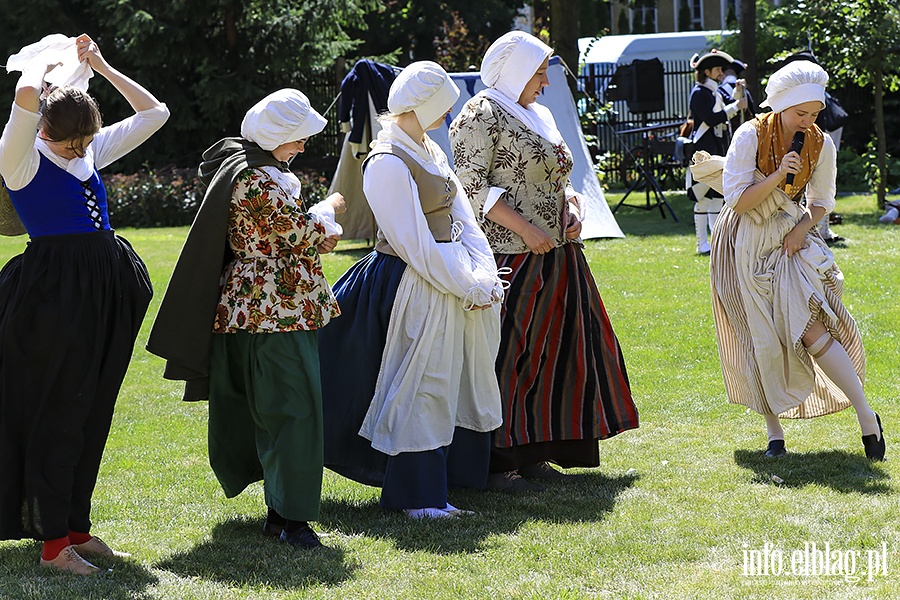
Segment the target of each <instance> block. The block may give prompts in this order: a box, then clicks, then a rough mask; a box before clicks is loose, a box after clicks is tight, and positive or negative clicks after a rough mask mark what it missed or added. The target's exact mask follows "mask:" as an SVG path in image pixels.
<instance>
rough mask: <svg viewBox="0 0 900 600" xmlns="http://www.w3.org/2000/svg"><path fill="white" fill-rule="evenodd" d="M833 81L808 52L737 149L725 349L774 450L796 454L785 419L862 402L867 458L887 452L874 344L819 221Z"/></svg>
mask: <svg viewBox="0 0 900 600" xmlns="http://www.w3.org/2000/svg"><path fill="white" fill-rule="evenodd" d="M827 81H828V74H827V73H826V72H825V71H824V70H823V69H822V68H821V67H820V66H818V65H816V64H814V63H812V62H808V61H798V62H794V63H791V64H789V65H787V66H785V67H783V68H781V69H779V70H778V71H776V72H775V73H774V74H772V76H771V77H770V78H769V82H768V84H767V86H766V95H767V98H766V101H765V102H763V103H762V105H761V106H763V107H766V106H768V107H771V108H772V112H770V113H765V114H762V115H759V116H757V118H755V119H753V120H752V121H749V122H747V123H745V124H744V125H742V126H741V127H740V128H739V129H738V131H737V132H736V134H735V136H734V140H733V141H732V144H731V147H730V148H729V149H728V154H727V157H726V159H725V164H724V173H723V181H722V184H723V191H724V195H725V203H726V208H725V209H724V210H723V212H722V215H721V217H720V218H719V219H718V220H717V221H716V225H715V228H714V230H713V238H712V254H711V261H710V272H711V278H712V288H713V308H714V316H715V322H716V334H717V338H718V344H719V356H720V359H721V362H722V371H723V375H724V378H725V387H726V390H727V392H728V399H729V401H730V402H732V403H736V404H743V405H745V406H748V407H750V408H752V409H754V410H756V411H757V412H759V413H761V414H762V415H763V416H764V417H765V419H766V425H767V429H768V438H769V444H768V448H767V450H766V455H767V456H770V457H775V456H781V455H784V454H785V443H784V431H783V430H782V428H781V424H780V422H779V416H781V417H786V418H811V417H816V416H820V415H825V414H829V413H832V412H837V411H839V410H843V409H844V408H847V407H848V406H850V405H852V406H853V407H854V408H855V410H856V415H857V418H858V420H859V424H860V428H861V430H862V434H863V437H862V441H863V446H864V448H865V452H866V456H867V457H868V458H870V459H874V460H882V459H883V458H884V454H885V443H884V437H883V435H882V431H881V422H880V419H879V418H878V416H877V415H876V414H875V413H874V412H873V411H872V409H871V408H870V407H869V404H868V403H867V401H866V397H865V394H864V393H863V387H862V382H863V379H864V377H865V354H864V351H863V347H862V341H861V340H860V335H859V330H858V329H857V327H856V323H855V322H854V321H853V318H852V317H851V316H850V314H849V313H848V312H847V309H846V308H845V307H844V305H843V303H842V302H841V296H842V293H843V274H842V273H841V271H840V269H838V267H837V265H836V264H835V263H834V255H833V254H832V253H831V250H830V249H829V248H828V246H827V245H826V244H825V241H824V240H823V239H822V238H821V236H820V235H819V234H818V232H817V231H816V230H815V228H814V225H815V224H816V223H817V222H818V221H819V220H820V219H821V218H822V217H823V216H824V215H825V214H827V213H828V212H830V211H831V210H833V209H834V199H835V172H836V159H835V156H836V152H835V149H834V144H833V143H832V141H831V138H830V137H828V136H826V135H824V134H823V132H822V131H821V130H820V129H819V128H818V127H817V126H816V125H815V120H816V116H817V115H818V113H819V112H820V111H821V110H822V109H823V108H824V106H825V84H826V83H827ZM801 132H802V133H803V134H804V143H803V146H802V149H801V150H800V152H797V151H796V147H794V148H792V143H793V140H794V139H795V136H796V135H797V134H798V133H801ZM701 164H702V163H701ZM702 170H703V169H702V167H701V168H700V170H697V169H695V173H699V172H700V171H702ZM698 177H699V175H698ZM804 194H805V197H806V204H805V205H804V204H803V202H802V201H803V197H804Z"/></svg>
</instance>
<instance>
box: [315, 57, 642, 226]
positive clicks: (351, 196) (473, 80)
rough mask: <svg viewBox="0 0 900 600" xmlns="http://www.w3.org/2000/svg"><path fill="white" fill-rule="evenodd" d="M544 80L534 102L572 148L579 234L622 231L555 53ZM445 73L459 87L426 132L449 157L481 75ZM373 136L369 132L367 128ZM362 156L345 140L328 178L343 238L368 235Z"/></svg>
mask: <svg viewBox="0 0 900 600" xmlns="http://www.w3.org/2000/svg"><path fill="white" fill-rule="evenodd" d="M547 74H548V76H549V79H550V86H549V87H547V88H545V89H544V92H543V93H542V94H541V96H540V98H539V99H538V102H539V103H540V104H543V105H544V106H546V107H547V108H549V109H550V110H551V111H552V112H553V117H554V118H555V119H556V125H557V127H558V128H559V131H560V133H562V136H563V139H564V140H565V141H566V144H567V145H568V146H569V149H570V150H571V151H572V155H573V156H574V159H575V167H574V169H573V171H572V175H571V177H570V180H571V182H572V186H573V187H574V188H575V191H577V192H580V193H581V194H582V195H583V197H584V199H585V206H584V207H583V216H584V222H583V227H582V233H581V237H582V238H585V239H588V238H604V237H625V234H623V233H622V230H621V229H620V228H619V225H618V223H616V220H615V217H613V215H612V212H611V211H610V209H609V205H608V204H607V203H606V198H605V197H604V196H603V189H602V188H601V187H600V182H599V181H598V179H597V175H596V173H595V172H594V167H593V162H592V161H591V156H590V152H589V151H588V148H587V145H586V144H585V140H584V135H583V134H582V132H581V124H580V122H579V119H578V112H577V110H576V107H575V100H574V98H573V97H572V93H571V92H570V91H569V87H568V85H567V84H566V72H565V68H564V67H563V65H562V63H561V62H560V60H559V58H558V57H555V56H554V57H553V58H551V59H550V69H549V70H548V71H547ZM450 76H451V77H452V78H453V80H454V81H455V82H456V85H457V86H458V87H459V89H460V92H461V93H460V96H459V99H458V100H457V101H456V104H455V105H454V106H453V109H452V110H451V112H450V117H449V118H448V119H447V121H446V122H445V123H444V125H443V126H442V127H440V128H439V129H436V130H434V131H429V132H428V135H429V136H431V138H432V139H433V140H434V141H435V142H437V143H438V144H439V145H440V146H441V148H442V149H443V150H444V152H446V153H447V156H448V157H449V158H450V161H451V162H452V161H453V154H452V152H451V150H450V139H449V125H450V121H452V119H453V118H454V117H455V116H456V115H458V114H459V112H460V110H462V107H463V105H464V104H465V103H466V102H467V101H468V100H469V98H471V97H472V96H474V95H475V94H477V93H478V92H480V91H481V90H483V89H484V88H485V85H484V83H482V81H481V75H480V74H479V73H477V72H472V73H451V74H450ZM369 120H370V123H369V126H370V127H371V130H372V131H374V132H376V133H377V130H378V125H377V121H376V120H375V118H374V114H372V112H370V113H369ZM373 137H374V134H373ZM364 158H365V157H364V156H355V155H354V153H353V151H352V150H351V149H350V147H349V144H348V143H347V141H345V142H344V147H343V149H342V152H341V158H340V161H339V162H338V166H337V170H336V171H335V175H334V178H333V179H332V184H331V189H330V190H329V193H330V192H334V191H337V192H341V193H342V194H343V195H344V198H345V200H346V202H347V209H348V210H347V212H346V213H344V214H342V215H340V216H339V217H338V221H339V222H340V223H341V226H342V227H343V228H344V238H349V239H355V238H370V239H371V238H373V237H374V231H373V218H372V212H371V211H370V210H369V207H368V205H367V204H366V201H365V196H364V195H363V193H362V175H361V171H360V166H361V164H362V161H363V160H364Z"/></svg>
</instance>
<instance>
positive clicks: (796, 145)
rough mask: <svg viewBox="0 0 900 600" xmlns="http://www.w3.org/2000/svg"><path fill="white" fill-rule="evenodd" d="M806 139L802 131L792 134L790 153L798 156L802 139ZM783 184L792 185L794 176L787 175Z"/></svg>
mask: <svg viewBox="0 0 900 600" xmlns="http://www.w3.org/2000/svg"><path fill="white" fill-rule="evenodd" d="M805 137H806V134H805V133H803V132H802V131H798V132H797V133H795V134H794V139H793V141H792V142H791V152H796V153H797V154H800V151H801V150H803V139H804V138H805ZM784 182H785V183H786V184H788V185H794V174H793V173H788V174H787V177H786V178H785V180H784Z"/></svg>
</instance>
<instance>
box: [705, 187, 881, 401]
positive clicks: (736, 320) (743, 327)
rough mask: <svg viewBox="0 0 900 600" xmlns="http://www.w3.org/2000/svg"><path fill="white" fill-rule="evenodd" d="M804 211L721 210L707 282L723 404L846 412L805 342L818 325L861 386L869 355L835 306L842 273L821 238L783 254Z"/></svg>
mask: <svg viewBox="0 0 900 600" xmlns="http://www.w3.org/2000/svg"><path fill="white" fill-rule="evenodd" d="M801 216H802V214H801V213H800V211H799V209H797V207H796V205H794V204H793V203H787V205H782V207H781V208H780V209H778V210H776V211H775V212H774V214H771V216H769V217H768V218H765V219H762V220H760V219H759V218H757V217H755V216H754V217H752V218H751V216H750V215H749V213H748V214H745V215H739V214H737V213H735V212H734V211H733V210H732V209H731V208H729V207H727V206H726V207H725V208H724V209H723V211H722V213H721V215H720V216H719V218H718V219H717V221H716V226H715V228H714V231H713V236H712V241H711V245H712V253H711V256H710V278H711V284H712V300H713V315H714V318H715V324H716V337H717V341H718V346H719V358H720V361H721V364H722V374H723V376H724V379H725V388H726V391H727V393H728V400H729V402H731V403H734V404H742V405H744V406H748V407H750V408H752V409H753V410H755V411H757V412H759V413H763V414H772V413H774V414H778V415H779V416H781V417H784V418H794V419H806V418H812V417H818V416H821V415H826V414H830V413H833V412H837V411H840V410H843V409H845V408H847V407H848V406H850V401H849V400H848V399H847V397H846V396H845V395H844V393H843V392H842V391H841V390H840V389H839V388H838V387H837V386H836V385H835V384H834V383H833V382H832V381H831V380H830V379H828V377H827V376H826V375H825V374H824V373H823V372H822V370H821V369H820V368H819V367H818V366H817V365H816V362H815V359H814V358H812V357H811V356H810V355H809V354H808V353H807V351H806V348H805V347H804V346H803V343H802V341H801V340H802V338H803V335H804V334H805V333H806V331H807V330H808V328H809V327H810V326H811V325H812V324H813V323H814V322H815V321H821V322H822V323H823V324H824V325H825V327H826V328H827V329H828V331H829V333H830V334H831V335H832V337H834V339H835V340H836V341H838V342H839V343H840V344H841V345H842V346H843V347H844V348H845V350H846V351H847V354H848V355H849V356H850V359H851V361H852V362H853V365H854V367H855V368H856V372H857V374H858V375H859V378H860V381H864V380H865V353H864V351H863V346H862V340H861V339H860V335H859V330H858V329H857V327H856V323H855V322H854V320H853V318H852V317H851V316H850V313H848V312H847V309H846V308H845V307H844V305H843V303H842V302H841V296H842V293H843V284H844V279H843V274H842V273H841V271H840V269H838V267H837V265H836V264H835V263H834V255H833V254H832V252H831V250H830V249H829V248H828V246H827V245H826V244H825V242H824V241H823V240H822V238H821V236H819V234H818V233H817V232H811V233H810V234H809V235H808V236H807V244H806V246H805V247H804V248H803V249H802V250H801V251H799V252H797V253H795V254H794V255H793V256H791V257H788V256H787V255H785V254H783V253H782V251H781V245H782V240H783V239H784V236H785V234H786V233H787V232H789V231H790V230H791V229H792V228H793V227H794V225H796V223H797V222H799V220H800V217H801Z"/></svg>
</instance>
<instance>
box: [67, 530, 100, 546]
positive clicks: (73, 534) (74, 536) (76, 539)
mask: <svg viewBox="0 0 900 600" xmlns="http://www.w3.org/2000/svg"><path fill="white" fill-rule="evenodd" d="M92 537H94V536H92V535H91V534H89V533H78V532H77V531H72V530H71V529H70V530H69V541H71V542H72V544H73V545H75V546H77V545H78V544H83V543H85V542H87V541H89V540H90V539H91V538H92Z"/></svg>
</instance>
